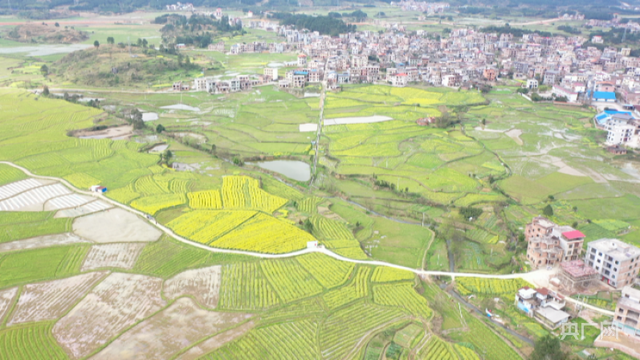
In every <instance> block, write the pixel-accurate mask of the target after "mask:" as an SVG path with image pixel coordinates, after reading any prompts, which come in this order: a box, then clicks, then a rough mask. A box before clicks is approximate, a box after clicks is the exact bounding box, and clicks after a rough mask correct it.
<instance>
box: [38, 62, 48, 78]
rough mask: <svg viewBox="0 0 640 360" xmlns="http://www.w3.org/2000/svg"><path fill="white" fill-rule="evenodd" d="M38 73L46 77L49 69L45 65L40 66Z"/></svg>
mask: <svg viewBox="0 0 640 360" xmlns="http://www.w3.org/2000/svg"><path fill="white" fill-rule="evenodd" d="M40 73H41V74H42V76H47V75H48V74H49V67H48V66H47V65H42V66H41V67H40Z"/></svg>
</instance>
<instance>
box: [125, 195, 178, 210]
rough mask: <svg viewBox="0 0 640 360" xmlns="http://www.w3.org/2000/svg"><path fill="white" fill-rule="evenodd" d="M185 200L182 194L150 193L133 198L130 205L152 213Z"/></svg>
mask: <svg viewBox="0 0 640 360" xmlns="http://www.w3.org/2000/svg"><path fill="white" fill-rule="evenodd" d="M185 202H186V199H185V196H184V194H162V195H151V196H146V197H143V198H139V199H136V200H133V201H132V202H131V204H130V205H131V206H132V207H134V208H136V209H138V210H140V211H143V212H145V213H147V214H151V215H154V214H155V213H157V212H158V211H160V210H162V209H166V208H170V207H173V206H178V205H182V204H184V203H185Z"/></svg>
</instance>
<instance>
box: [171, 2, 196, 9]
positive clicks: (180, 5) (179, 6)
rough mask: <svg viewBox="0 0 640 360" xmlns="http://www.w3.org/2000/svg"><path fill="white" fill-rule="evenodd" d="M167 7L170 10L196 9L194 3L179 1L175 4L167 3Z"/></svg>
mask: <svg viewBox="0 0 640 360" xmlns="http://www.w3.org/2000/svg"><path fill="white" fill-rule="evenodd" d="M165 8H166V9H167V10H168V11H194V10H195V9H196V8H195V7H194V6H193V4H192V3H185V4H183V3H181V2H179V1H178V2H176V3H175V4H169V5H166V6H165Z"/></svg>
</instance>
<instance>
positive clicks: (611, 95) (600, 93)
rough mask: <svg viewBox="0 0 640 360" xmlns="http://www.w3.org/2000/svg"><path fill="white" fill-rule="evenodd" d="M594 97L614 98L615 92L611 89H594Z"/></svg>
mask: <svg viewBox="0 0 640 360" xmlns="http://www.w3.org/2000/svg"><path fill="white" fill-rule="evenodd" d="M593 98H594V99H605V100H615V99H616V93H614V92H611V91H595V92H594V93H593Z"/></svg>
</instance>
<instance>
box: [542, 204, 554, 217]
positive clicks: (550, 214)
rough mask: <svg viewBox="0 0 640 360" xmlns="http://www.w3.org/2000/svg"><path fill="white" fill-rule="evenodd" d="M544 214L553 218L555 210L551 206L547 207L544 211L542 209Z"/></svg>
mask: <svg viewBox="0 0 640 360" xmlns="http://www.w3.org/2000/svg"><path fill="white" fill-rule="evenodd" d="M542 213H543V214H544V216H553V208H552V207H551V204H549V205H547V206H545V207H544V209H542Z"/></svg>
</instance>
